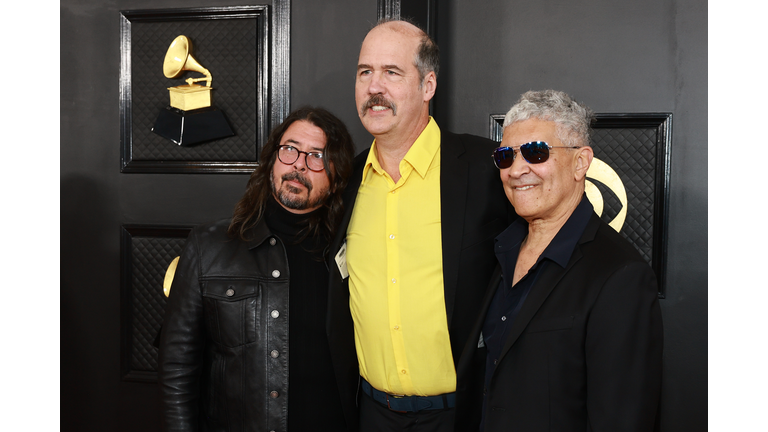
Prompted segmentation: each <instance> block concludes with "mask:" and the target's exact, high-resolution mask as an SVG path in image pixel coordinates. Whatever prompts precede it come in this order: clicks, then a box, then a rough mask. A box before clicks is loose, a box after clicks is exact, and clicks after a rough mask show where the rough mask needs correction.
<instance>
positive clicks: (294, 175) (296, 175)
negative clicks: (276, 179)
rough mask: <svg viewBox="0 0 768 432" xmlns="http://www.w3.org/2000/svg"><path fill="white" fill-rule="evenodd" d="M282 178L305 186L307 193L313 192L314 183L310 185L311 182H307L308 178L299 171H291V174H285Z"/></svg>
mask: <svg viewBox="0 0 768 432" xmlns="http://www.w3.org/2000/svg"><path fill="white" fill-rule="evenodd" d="M281 178H282V179H283V181H297V182H299V183H301V184H302V185H304V187H305V188H307V191H309V192H312V183H310V182H309V180H307V178H306V177H304V175H303V174H301V173H300V172H298V171H291V172H289V173H286V174H283V176H282V177H281Z"/></svg>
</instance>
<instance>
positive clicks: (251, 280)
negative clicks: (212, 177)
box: [159, 107, 357, 432]
mask: <svg viewBox="0 0 768 432" xmlns="http://www.w3.org/2000/svg"><path fill="white" fill-rule="evenodd" d="M353 156H354V145H353V143H352V138H351V137H350V135H349V133H348V132H347V129H346V127H345V125H344V124H343V123H342V122H341V121H340V120H339V119H338V118H336V117H335V116H333V115H332V114H331V113H329V112H328V111H326V110H324V109H321V108H309V107H306V108H301V109H298V110H296V111H294V112H292V113H291V114H290V115H289V116H288V117H287V118H286V120H285V121H284V122H283V123H282V124H281V125H280V126H278V127H276V128H275V129H274V130H273V131H272V133H271V134H270V136H269V140H268V141H267V143H266V145H265V146H264V148H263V150H262V152H261V156H260V158H259V166H258V168H256V170H255V171H254V172H253V174H252V175H251V177H250V179H249V181H248V185H247V189H246V192H245V194H244V195H243V197H242V199H241V200H240V201H239V202H238V203H237V205H236V207H235V211H234V215H233V217H232V218H231V219H225V220H221V221H219V222H216V223H213V224H206V225H201V226H199V227H196V228H195V229H193V230H192V232H191V234H190V235H189V238H188V239H187V242H186V245H185V248H184V252H183V254H182V256H181V259H180V261H179V264H178V267H177V271H176V273H175V276H174V279H173V284H172V286H171V292H170V295H169V298H168V304H167V309H166V315H165V320H164V323H163V331H162V335H161V339H160V360H159V379H160V385H161V389H162V398H163V404H164V420H165V428H166V429H165V430H167V431H198V430H200V431H213V430H215V431H245V430H247V431H265V432H266V431H286V430H291V431H304V430H339V431H352V430H356V428H357V421H356V413H355V406H354V402H352V403H351V405H352V406H345V405H349V403H348V402H346V401H345V400H343V399H342V397H341V393H342V391H341V388H340V387H342V386H348V385H354V386H355V387H356V383H345V382H344V383H342V382H339V380H338V379H337V378H336V376H335V374H334V366H333V359H332V357H331V351H330V349H329V346H328V336H327V334H326V318H327V313H326V305H327V302H328V300H327V299H328V265H327V264H326V259H327V258H328V257H327V256H326V253H327V249H328V247H327V245H328V243H329V241H330V239H331V238H332V237H333V235H334V230H335V228H336V226H337V224H338V222H339V219H340V217H341V215H342V214H343V205H342V201H341V197H340V194H341V192H342V191H343V190H344V188H345V186H346V182H347V178H348V177H349V175H350V174H351V170H352V159H353ZM330 259H331V260H332V259H333V257H331V258H330ZM351 350H354V347H350V351H351ZM352 391H353V392H354V389H352ZM345 392H346V391H345ZM345 415H350V416H351V417H349V418H345Z"/></svg>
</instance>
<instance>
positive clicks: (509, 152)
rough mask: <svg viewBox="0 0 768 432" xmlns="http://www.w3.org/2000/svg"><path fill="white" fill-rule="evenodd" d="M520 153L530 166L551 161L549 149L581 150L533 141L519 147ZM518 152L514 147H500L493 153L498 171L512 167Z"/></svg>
mask: <svg viewBox="0 0 768 432" xmlns="http://www.w3.org/2000/svg"><path fill="white" fill-rule="evenodd" d="M518 148H519V149H520V153H521V154H522V155H523V158H525V160H526V161H528V163H529V164H540V163H543V162H546V161H547V159H549V149H553V148H579V147H573V146H551V145H549V144H547V143H545V142H544V141H531V142H529V143H525V144H523V145H521V146H520V147H518ZM515 156H517V151H516V150H515V148H514V147H499V148H497V149H496V150H494V151H493V154H492V155H491V157H492V158H493V163H494V164H495V165H496V168H498V169H505V168H509V167H511V166H512V162H514V161H515Z"/></svg>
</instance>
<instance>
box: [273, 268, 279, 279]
mask: <svg viewBox="0 0 768 432" xmlns="http://www.w3.org/2000/svg"><path fill="white" fill-rule="evenodd" d="M272 277H275V278H277V277H280V270H272Z"/></svg>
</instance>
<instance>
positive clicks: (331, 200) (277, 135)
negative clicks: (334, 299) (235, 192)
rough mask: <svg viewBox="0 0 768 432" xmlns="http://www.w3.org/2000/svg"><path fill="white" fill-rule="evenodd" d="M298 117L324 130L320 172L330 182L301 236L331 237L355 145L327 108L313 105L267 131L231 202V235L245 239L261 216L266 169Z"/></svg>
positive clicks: (266, 193) (340, 210) (269, 191)
mask: <svg viewBox="0 0 768 432" xmlns="http://www.w3.org/2000/svg"><path fill="white" fill-rule="evenodd" d="M299 120H304V121H308V122H310V123H312V124H313V125H315V126H317V127H319V128H320V129H322V131H323V132H324V133H325V140H326V142H325V149H323V156H324V157H323V163H324V164H325V171H324V172H325V174H326V175H327V176H328V181H329V183H330V186H329V193H330V195H329V196H328V198H326V201H325V202H324V203H323V205H322V207H321V208H320V209H319V210H318V211H315V212H312V213H311V216H310V219H309V224H308V226H307V228H306V229H305V230H304V232H303V233H302V234H303V235H302V238H304V237H306V236H308V235H311V236H317V235H321V236H323V237H324V238H325V239H326V240H327V241H331V239H332V238H333V235H334V234H335V230H336V226H337V225H338V223H339V222H340V220H341V216H342V215H343V214H344V205H343V202H342V199H341V192H343V191H344V188H345V187H346V186H347V180H348V178H349V176H350V175H351V174H352V160H353V159H354V153H355V146H354V144H353V142H352V137H351V136H350V135H349V132H347V127H346V126H345V125H344V123H343V122H342V121H341V120H339V119H338V118H337V117H336V116H334V115H333V114H331V113H330V112H328V111H327V110H325V109H323V108H316V107H302V108H299V109H297V110H295V111H293V112H291V113H290V114H289V115H288V117H286V119H285V121H283V123H281V124H280V125H279V126H277V127H276V128H275V129H273V130H272V132H271V133H270V134H269V139H268V140H267V143H266V144H265V145H264V148H263V149H262V151H261V155H260V156H259V166H258V167H257V168H256V169H255V170H254V171H253V173H252V174H251V178H250V179H248V185H247V186H246V190H245V194H244V195H243V197H242V198H240V201H239V202H238V203H237V205H235V212H234V215H233V216H232V222H231V223H230V224H229V229H228V231H227V233H228V234H229V236H230V237H231V238H239V239H241V240H246V241H247V240H248V237H247V234H248V230H249V229H250V228H252V227H253V226H254V225H256V224H257V223H258V222H259V221H260V220H261V218H262V217H263V216H264V209H265V208H266V205H267V201H268V200H269V199H270V195H271V194H272V184H271V181H270V173H271V172H272V168H273V167H274V165H275V161H276V160H277V152H278V149H279V148H280V141H281V140H282V138H283V134H284V133H285V131H286V130H287V129H288V127H289V126H291V124H293V123H294V122H296V121H299Z"/></svg>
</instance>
